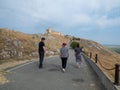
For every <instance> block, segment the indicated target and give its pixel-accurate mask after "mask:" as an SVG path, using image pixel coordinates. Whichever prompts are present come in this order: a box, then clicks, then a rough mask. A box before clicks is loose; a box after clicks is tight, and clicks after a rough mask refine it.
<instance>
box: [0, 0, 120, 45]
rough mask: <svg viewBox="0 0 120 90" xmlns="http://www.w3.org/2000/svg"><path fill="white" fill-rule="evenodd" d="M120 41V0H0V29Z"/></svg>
mask: <svg viewBox="0 0 120 90" xmlns="http://www.w3.org/2000/svg"><path fill="white" fill-rule="evenodd" d="M48 27H52V28H53V30H54V31H60V32H62V33H63V34H64V35H73V36H77V37H80V38H86V39H91V40H94V41H97V42H99V43H101V44H120V0H0V28H8V29H14V30H16V31H21V32H24V33H31V34H32V33H44V32H45V30H46V29H47V28H48Z"/></svg>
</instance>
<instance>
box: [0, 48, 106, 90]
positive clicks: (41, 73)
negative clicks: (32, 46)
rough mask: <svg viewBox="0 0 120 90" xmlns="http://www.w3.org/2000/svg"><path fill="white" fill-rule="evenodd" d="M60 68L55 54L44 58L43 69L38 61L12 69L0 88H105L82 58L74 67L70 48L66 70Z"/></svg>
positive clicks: (13, 89) (49, 89)
mask: <svg viewBox="0 0 120 90" xmlns="http://www.w3.org/2000/svg"><path fill="white" fill-rule="evenodd" d="M60 68H61V60H60V59H59V57H58V56H55V57H49V58H47V59H45V61H44V68H43V69H39V68H38V61H34V62H33V63H30V64H27V65H25V66H22V67H19V68H16V69H12V70H10V73H8V74H7V78H8V79H9V80H10V82H9V83H7V84H4V85H1V86H0V90H106V89H105V88H104V86H103V85H102V84H101V82H100V80H99V78H98V76H97V75H96V74H95V72H94V71H92V69H91V67H90V66H89V65H88V64H87V63H86V62H85V60H84V58H82V64H81V67H80V69H78V68H77V67H76V63H75V57H74V52H73V51H72V50H70V57H69V60H68V64H67V69H66V72H65V73H63V72H62V71H61V69H60Z"/></svg>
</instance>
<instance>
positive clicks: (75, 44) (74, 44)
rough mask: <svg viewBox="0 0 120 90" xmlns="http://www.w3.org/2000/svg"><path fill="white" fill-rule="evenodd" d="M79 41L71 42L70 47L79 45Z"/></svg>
mask: <svg viewBox="0 0 120 90" xmlns="http://www.w3.org/2000/svg"><path fill="white" fill-rule="evenodd" d="M77 44H78V42H75V41H74V42H71V44H70V47H72V48H73V49H74V48H75V47H76V46H77Z"/></svg>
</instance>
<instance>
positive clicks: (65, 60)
mask: <svg viewBox="0 0 120 90" xmlns="http://www.w3.org/2000/svg"><path fill="white" fill-rule="evenodd" d="M61 60H62V68H64V69H65V68H66V65H67V58H61Z"/></svg>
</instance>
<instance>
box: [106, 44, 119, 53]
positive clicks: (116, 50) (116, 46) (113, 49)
mask: <svg viewBox="0 0 120 90" xmlns="http://www.w3.org/2000/svg"><path fill="white" fill-rule="evenodd" d="M105 47H107V48H108V49H110V50H112V51H115V52H117V53H119V54H120V45H106V46H105Z"/></svg>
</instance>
